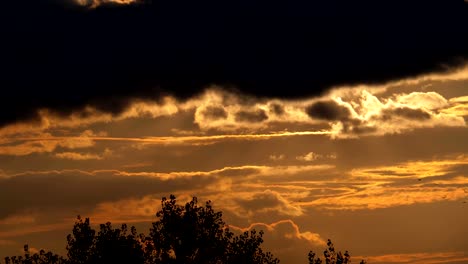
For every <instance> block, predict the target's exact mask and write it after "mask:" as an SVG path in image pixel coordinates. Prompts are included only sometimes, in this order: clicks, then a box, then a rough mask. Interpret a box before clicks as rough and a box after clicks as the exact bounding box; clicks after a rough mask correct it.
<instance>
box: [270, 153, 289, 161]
mask: <svg viewBox="0 0 468 264" xmlns="http://www.w3.org/2000/svg"><path fill="white" fill-rule="evenodd" d="M285 157H286V156H285V155H284V154H280V155H274V154H272V155H270V156H268V158H269V159H271V160H274V161H278V160H283V159H284V158H285Z"/></svg>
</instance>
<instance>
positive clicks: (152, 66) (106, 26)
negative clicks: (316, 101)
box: [0, 0, 468, 125]
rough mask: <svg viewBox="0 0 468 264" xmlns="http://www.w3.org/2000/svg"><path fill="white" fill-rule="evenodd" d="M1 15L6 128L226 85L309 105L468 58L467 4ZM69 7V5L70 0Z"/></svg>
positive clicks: (166, 6) (37, 10)
mask: <svg viewBox="0 0 468 264" xmlns="http://www.w3.org/2000/svg"><path fill="white" fill-rule="evenodd" d="M63 3H67V1H66V0H64V1H60V0H22V1H21V0H11V1H4V3H2V4H1V5H2V6H1V9H0V36H1V39H2V43H1V44H0V57H1V60H0V61H1V62H0V68H1V69H2V70H1V71H0V80H1V82H0V87H1V88H2V95H1V98H2V99H3V100H2V102H1V104H0V125H4V124H7V123H11V122H14V121H18V120H24V119H28V118H35V117H36V118H37V116H36V115H35V110H36V109H38V108H41V107H48V108H52V109H53V110H55V111H57V112H60V113H63V114H64V115H66V114H68V113H70V112H71V111H72V110H74V109H76V108H79V107H83V106H85V105H94V106H95V107H97V108H99V109H101V110H104V111H109V112H114V113H115V112H119V111H121V110H122V108H123V107H125V106H126V104H127V103H128V100H129V98H132V97H139V98H141V97H145V98H149V97H153V98H155V99H157V98H158V97H159V96H160V95H161V94H165V93H170V94H173V95H176V96H177V97H180V98H187V97H190V96H192V95H194V94H196V93H198V92H200V91H201V90H202V89H203V88H204V87H206V86H207V85H211V84H217V85H221V86H224V87H232V88H235V89H237V90H240V91H242V92H246V93H248V94H253V95H257V96H268V97H285V98H297V97H302V96H312V95H317V94H320V93H322V92H323V91H324V90H326V89H328V88H329V87H331V86H334V85H340V84H354V83H361V82H365V83H376V82H384V81H388V80H392V79H396V78H401V77H408V76H414V75H418V74H423V73H426V72H432V71H441V70H446V69H447V68H446V67H447V66H456V65H459V64H460V63H462V62H463V61H464V60H466V59H467V57H468V27H467V26H466V25H467V24H468V5H467V4H466V3H465V2H464V1H461V0H460V1H456V0H453V1H435V0H429V1H422V0H416V1H403V0H396V1H385V2H382V1H368V0H363V1H344V0H330V1H299V0H293V1H266V0H262V1H249V0H237V1H215V0H209V1H188V0H187V1H185V0H184V1H159V0H153V1H151V2H150V1H147V3H146V4H140V5H122V6H101V7H98V8H96V9H86V8H77V7H72V6H70V5H64V4H63ZM68 3H69V2H68Z"/></svg>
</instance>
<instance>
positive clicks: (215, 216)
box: [5, 195, 364, 264]
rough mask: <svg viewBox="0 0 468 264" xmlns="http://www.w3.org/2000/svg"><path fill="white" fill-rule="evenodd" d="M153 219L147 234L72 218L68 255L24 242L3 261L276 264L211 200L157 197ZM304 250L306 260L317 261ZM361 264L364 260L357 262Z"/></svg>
mask: <svg viewBox="0 0 468 264" xmlns="http://www.w3.org/2000/svg"><path fill="white" fill-rule="evenodd" d="M156 217H157V218H158V220H157V221H156V222H154V223H152V227H151V228H150V232H149V236H145V235H144V234H138V233H137V231H136V228H135V227H134V226H132V227H130V229H128V227H127V225H126V224H122V225H121V227H120V228H113V227H112V224H111V223H110V222H107V223H106V224H101V225H100V226H99V232H96V230H94V229H93V228H92V226H91V223H90V220H89V218H86V219H83V218H81V217H80V216H78V217H77V219H76V221H75V225H74V226H73V230H72V233H71V234H69V235H68V236H67V246H66V250H67V258H64V257H61V256H59V255H57V254H54V253H52V252H50V251H49V252H45V251H44V250H41V251H39V253H35V254H32V255H31V253H30V251H29V247H28V245H25V246H24V256H14V257H6V258H5V263H6V264H106V263H132V264H240V263H242V264H278V263H279V260H278V259H277V258H274V257H273V255H272V254H271V253H270V252H265V251H263V249H262V248H261V245H262V243H263V231H259V232H257V231H256V230H250V231H245V232H243V233H242V234H240V235H235V234H234V233H233V232H231V231H230V230H229V228H228V227H227V225H226V223H225V222H224V221H223V220H222V213H221V212H219V211H215V210H214V209H213V207H212V205H211V201H208V202H206V203H205V205H204V206H199V205H198V201H197V198H196V197H193V198H192V200H191V201H190V202H188V203H186V204H185V205H179V204H177V200H176V197H175V196H173V195H171V196H170V197H169V199H167V198H165V197H164V198H162V201H161V210H160V211H158V212H157V213H156ZM327 245H328V248H327V250H325V251H324V260H325V261H324V262H325V263H326V264H349V263H351V256H350V255H349V253H348V252H347V251H346V252H345V253H344V254H342V253H341V252H335V249H334V246H333V244H332V243H331V241H330V240H328V243H327ZM321 263H323V261H322V260H321V259H320V258H316V255H315V253H313V252H312V251H311V252H309V264H321ZM361 264H364V261H361Z"/></svg>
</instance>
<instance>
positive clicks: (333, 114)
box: [306, 101, 351, 121]
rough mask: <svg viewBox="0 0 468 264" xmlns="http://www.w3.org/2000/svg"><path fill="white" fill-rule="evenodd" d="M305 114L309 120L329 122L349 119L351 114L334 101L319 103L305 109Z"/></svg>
mask: <svg viewBox="0 0 468 264" xmlns="http://www.w3.org/2000/svg"><path fill="white" fill-rule="evenodd" d="M306 113H307V115H309V116H310V117H311V118H315V119H323V120H329V121H335V120H346V119H349V117H350V115H351V112H350V111H349V109H348V108H346V107H344V106H341V105H339V104H337V103H336V102H335V101H320V102H316V103H313V104H312V105H310V106H309V107H307V108H306Z"/></svg>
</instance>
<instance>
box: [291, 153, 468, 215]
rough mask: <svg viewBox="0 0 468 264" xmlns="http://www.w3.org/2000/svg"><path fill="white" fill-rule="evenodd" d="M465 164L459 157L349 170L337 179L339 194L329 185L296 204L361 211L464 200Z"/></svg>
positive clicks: (464, 159) (464, 158)
mask: <svg viewBox="0 0 468 264" xmlns="http://www.w3.org/2000/svg"><path fill="white" fill-rule="evenodd" d="M467 164H468V162H467V159H466V157H465V156H463V155H462V156H459V157H455V158H452V159H445V160H444V159H441V160H431V161H410V162H405V163H401V164H395V165H393V166H381V167H374V168H360V169H353V170H352V171H351V172H350V173H349V174H350V175H349V178H344V179H340V180H338V182H339V181H343V182H342V184H343V186H346V188H345V189H343V191H340V192H335V191H333V187H332V185H330V183H329V185H328V186H327V187H324V190H325V192H324V195H318V196H311V197H307V198H305V199H303V202H298V203H297V205H298V206H302V207H309V206H312V207H315V208H322V209H327V210H364V209H379V208H389V207H396V206H404V205H412V204H416V203H435V202H442V201H461V200H463V199H466V198H468V194H467V192H468V191H467V190H466V189H465V185H466V183H467V182H468V178H467V174H466V172H467V171H466V168H467V167H466V166H467ZM335 182H336V181H335ZM305 200H308V201H305Z"/></svg>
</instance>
